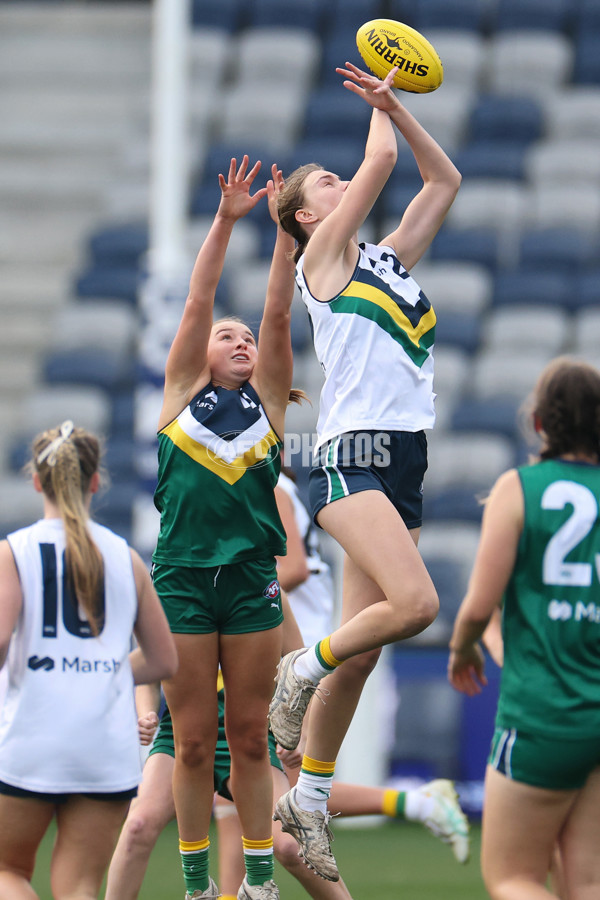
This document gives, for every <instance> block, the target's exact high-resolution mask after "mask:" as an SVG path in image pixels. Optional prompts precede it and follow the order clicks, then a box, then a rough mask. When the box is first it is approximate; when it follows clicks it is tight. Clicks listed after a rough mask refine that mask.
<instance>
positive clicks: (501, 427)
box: [450, 397, 519, 440]
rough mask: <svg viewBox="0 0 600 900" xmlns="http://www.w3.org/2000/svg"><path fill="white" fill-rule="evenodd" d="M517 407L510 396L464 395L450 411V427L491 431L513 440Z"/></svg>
mask: <svg viewBox="0 0 600 900" xmlns="http://www.w3.org/2000/svg"><path fill="white" fill-rule="evenodd" d="M518 407H519V404H518V402H517V401H516V400H515V399H514V398H510V397H499V398H492V399H490V398H489V397H486V398H485V399H480V398H477V397H465V398H463V399H461V400H460V401H459V403H458V405H457V407H456V409H455V410H454V412H453V413H452V419H451V423H450V424H451V428H452V430H453V431H469V432H475V431H484V432H493V433H495V434H501V435H504V436H505V437H508V438H510V439H511V440H515V439H516V438H517V431H518V425H517V411H518Z"/></svg>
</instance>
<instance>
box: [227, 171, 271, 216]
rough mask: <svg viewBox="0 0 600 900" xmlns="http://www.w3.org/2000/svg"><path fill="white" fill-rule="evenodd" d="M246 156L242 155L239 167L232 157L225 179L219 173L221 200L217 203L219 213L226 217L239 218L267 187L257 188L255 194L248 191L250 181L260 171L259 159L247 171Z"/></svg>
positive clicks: (264, 192)
mask: <svg viewBox="0 0 600 900" xmlns="http://www.w3.org/2000/svg"><path fill="white" fill-rule="evenodd" d="M248 165H249V160H248V156H247V155H244V157H243V159H242V162H241V164H240V167H239V169H238V168H237V160H236V159H235V157H234V158H232V160H231V163H230V164H229V172H228V175H227V180H225V177H224V176H223V175H221V174H220V173H219V187H220V188H221V202H220V203H219V214H220V215H221V216H223V217H224V218H227V219H241V218H242V216H245V215H246V213H249V212H250V210H251V209H254V207H255V206H256V204H257V203H258V202H259V200H261V199H262V198H263V197H264V196H265V195H266V193H267V188H266V187H264V188H259V189H258V190H257V191H256V193H255V194H251V193H250V188H251V187H252V182H253V181H254V179H255V178H256V176H257V175H258V173H259V171H260V166H261V163H260V160H258V162H256V163H254V165H253V166H252V168H251V169H250V171H248Z"/></svg>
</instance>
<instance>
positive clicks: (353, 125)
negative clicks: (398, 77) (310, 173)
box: [304, 81, 371, 145]
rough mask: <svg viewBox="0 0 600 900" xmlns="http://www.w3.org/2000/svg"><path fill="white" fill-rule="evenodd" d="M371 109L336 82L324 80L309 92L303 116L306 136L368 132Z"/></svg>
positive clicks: (350, 135) (359, 135)
mask: <svg viewBox="0 0 600 900" xmlns="http://www.w3.org/2000/svg"><path fill="white" fill-rule="evenodd" d="M370 121H371V109H370V107H369V106H368V104H366V103H361V102H360V101H359V99H358V98H357V97H356V96H355V95H354V94H351V93H350V91H347V90H346V89H345V88H343V87H342V86H341V81H340V84H335V83H328V84H327V85H326V86H325V87H319V88H316V89H315V90H314V91H313V92H312V93H311V94H310V96H309V98H308V103H307V105H306V115H305V118H304V135H305V137H307V138H313V139H316V138H323V137H330V138H350V139H354V138H360V140H362V142H363V145H364V143H365V141H366V139H367V134H368V133H369V123H370Z"/></svg>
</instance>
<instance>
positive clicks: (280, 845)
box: [273, 831, 304, 875]
mask: <svg viewBox="0 0 600 900" xmlns="http://www.w3.org/2000/svg"><path fill="white" fill-rule="evenodd" d="M273 852H274V854H275V859H276V860H277V862H279V863H281V865H282V866H283V867H284V869H287V871H288V872H289V873H290V874H291V875H294V874H295V872H296V871H300V870H301V868H302V867H303V866H304V863H303V862H302V860H301V859H300V857H299V856H298V844H297V843H296V841H295V840H294V838H293V837H290V835H289V834H283V832H282V831H279V832H277V831H274V833H273Z"/></svg>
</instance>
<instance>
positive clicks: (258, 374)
mask: <svg viewBox="0 0 600 900" xmlns="http://www.w3.org/2000/svg"><path fill="white" fill-rule="evenodd" d="M271 173H272V178H271V179H270V180H269V181H268V182H267V188H266V190H267V196H268V199H269V211H270V213H271V218H272V219H273V221H274V222H275V223H276V227H277V234H276V238H275V248H274V250H273V259H272V262H271V269H270V272H269V281H268V284H267V296H266V299H265V308H264V312H263V318H262V322H261V326H260V332H259V336H258V358H257V360H256V367H255V370H254V374H253V377H252V381H253V383H255V385H256V389H257V392H258V395H259V397H260V399H261V401H262V403H263V406H264V407H265V411H266V413H267V415H268V416H269V419H270V421H271V423H272V424H273V427H274V428H275V430H276V431H277V434H278V435H279V436H280V437H282V436H283V427H284V416H285V410H286V407H287V404H288V398H289V393H290V388H291V386H292V373H293V367H294V363H293V358H292V339H291V332H290V323H291V317H292V300H293V299H294V288H295V281H294V270H295V265H294V261H293V259H292V254H293V251H294V239H293V238H292V237H291V235H289V234H287V233H286V232H285V231H283V229H282V228H281V226H280V225H279V216H278V215H277V196H278V194H279V192H280V190H281V188H282V186H283V176H282V173H281V170H279V169H278V168H277V166H275V165H274V166H272V169H271Z"/></svg>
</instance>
